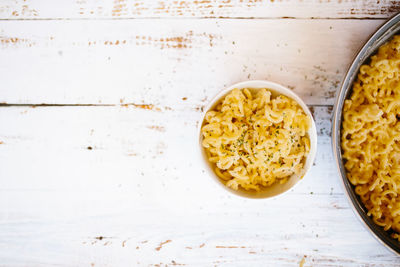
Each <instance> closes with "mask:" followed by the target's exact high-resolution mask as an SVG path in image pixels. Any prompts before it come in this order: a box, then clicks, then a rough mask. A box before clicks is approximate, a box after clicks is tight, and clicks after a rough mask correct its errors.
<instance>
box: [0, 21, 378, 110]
mask: <svg viewBox="0 0 400 267" xmlns="http://www.w3.org/2000/svg"><path fill="white" fill-rule="evenodd" d="M383 22H384V21H383V20H351V21H348V20H215V19H199V20H198V19H193V20H192V19H190V20H185V21H184V23H183V21H182V20H179V19H177V20H168V23H166V21H165V20H159V19H154V20H149V19H145V20H115V21H109V20H108V21H107V20H106V21H104V20H101V21H90V20H89V21H2V22H0V32H1V34H0V35H1V37H0V58H1V59H2V60H1V62H0V71H1V73H2V84H1V88H2V89H1V90H0V103H1V102H3V103H4V102H5V103H14V104H24V103H28V104H41V103H50V104H118V103H121V102H123V103H136V104H142V103H146V104H153V105H156V106H160V107H161V108H168V107H172V106H176V105H179V106H189V105H190V106H191V107H194V106H193V104H194V105H195V106H201V105H204V104H205V103H207V102H208V101H209V100H210V98H211V97H212V96H214V95H215V94H216V93H217V92H218V91H220V90H221V89H223V88H224V87H225V86H228V85H230V84H233V83H236V82H239V81H243V80H248V79H266V80H271V81H275V82H278V83H281V84H283V85H285V86H288V87H289V88H292V89H293V90H294V91H295V92H296V93H298V94H299V95H300V96H301V97H302V98H303V99H304V100H305V101H306V102H307V103H308V104H323V105H325V104H332V103H333V98H334V95H335V93H336V91H337V90H338V88H339V86H340V83H341V80H342V77H343V75H344V73H345V71H346V70H347V66H348V65H349V63H350V62H351V61H352V59H353V57H354V56H355V54H356V52H357V51H358V49H359V48H360V47H361V46H362V44H363V43H364V42H365V41H366V40H367V38H368V37H369V36H370V34H372V33H373V32H374V31H375V30H376V28H377V27H378V26H379V25H381V24H382V23H383ZM171 92H173V93H171ZM184 99H190V100H191V102H188V101H184Z"/></svg>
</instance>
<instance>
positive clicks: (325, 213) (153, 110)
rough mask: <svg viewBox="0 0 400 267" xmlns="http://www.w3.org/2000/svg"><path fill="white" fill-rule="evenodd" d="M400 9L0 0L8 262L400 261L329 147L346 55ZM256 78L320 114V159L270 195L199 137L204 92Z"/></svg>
mask: <svg viewBox="0 0 400 267" xmlns="http://www.w3.org/2000/svg"><path fill="white" fill-rule="evenodd" d="M398 11H400V5H399V2H397V1H371V0H363V1H345V0H343V1H341V0H338V1H317V0H313V1H306V0H303V1H265V0H257V1H252V0H240V1H231V0H214V1H213V0H183V1H164V0H161V1H139V0H115V1H105V0H76V1H49V0H36V1H35V0H3V1H1V3H0V59H1V60H0V73H1V87H0V266H1V267H3V266H6V267H10V266H15V267H22V266H24V267H25V266H40V267H42V266H90V267H98V266H158V267H161V266H163V267H164V266H298V265H299V263H300V261H301V260H302V259H304V260H305V266H307V267H308V266H385V267H386V266H400V258H399V257H398V256H395V255H393V254H392V253H391V252H389V251H387V250H386V249H385V247H384V246H381V245H379V243H378V242H377V241H376V240H374V239H373V237H372V236H371V235H370V234H369V232H368V231H367V230H366V229H364V228H363V226H362V224H361V223H360V222H358V221H357V219H356V217H355V216H354V214H353V212H352V210H351V208H350V206H349V204H348V202H347V200H346V196H345V195H344V192H343V189H342V187H341V183H340V180H339V177H338V175H337V172H336V168H335V166H334V164H332V162H333V158H332V153H331V149H330V141H331V140H330V128H331V115H332V114H331V113H332V104H333V99H334V96H335V93H336V91H337V90H338V88H339V86H340V82H341V79H342V77H343V75H344V73H345V71H346V69H347V66H348V64H349V63H350V62H351V61H352V59H353V57H354V56H355V54H356V52H357V50H358V49H359V48H360V47H361V45H362V44H363V43H364V42H365V41H366V40H367V39H368V37H369V36H370V34H372V33H373V32H374V31H375V30H376V29H377V27H379V26H380V25H381V24H382V23H383V22H384V21H386V19H387V18H389V17H390V16H392V15H393V14H394V13H396V12H398ZM253 18H254V19H253ZM311 18H313V19H311ZM316 18H317V19H316ZM318 18H319V19H318ZM249 79H267V80H271V81H275V82H278V83H281V84H283V85H285V86H287V87H289V88H291V89H292V90H294V92H296V93H297V94H298V95H299V96H300V97H302V98H303V100H305V102H306V103H307V104H308V105H309V107H310V109H311V111H312V113H313V116H314V119H315V121H316V124H317V131H318V151H317V157H316V160H315V164H314V166H313V168H312V169H311V171H310V173H309V174H308V175H307V176H306V177H305V178H304V180H302V181H301V182H300V183H299V184H298V185H297V186H296V187H295V188H293V189H292V190H290V191H289V192H287V194H285V195H283V196H280V197H279V198H275V199H272V200H258V201H257V200H248V199H242V198H239V197H236V196H233V195H230V194H228V193H226V192H225V191H224V190H222V189H221V188H220V187H219V186H217V185H216V184H215V183H214V181H213V180H212V179H211V178H210V177H208V175H207V174H206V172H205V170H204V168H203V165H202V162H201V160H202V159H201V158H200V155H199V153H198V151H197V147H198V144H197V140H198V138H197V136H196V134H197V127H198V124H199V119H200V116H201V112H202V111H203V108H204V106H205V105H206V104H207V103H208V101H210V99H211V98H212V97H213V96H214V95H216V94H217V93H218V92H219V91H220V90H221V89H223V88H224V87H226V86H228V85H230V84H233V83H236V82H239V81H243V80H249Z"/></svg>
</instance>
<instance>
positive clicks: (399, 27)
mask: <svg viewBox="0 0 400 267" xmlns="http://www.w3.org/2000/svg"><path fill="white" fill-rule="evenodd" d="M398 33H400V14H397V15H396V16H394V17H393V18H391V19H390V20H389V21H388V22H386V23H385V24H384V25H382V26H381V27H380V28H379V29H378V30H377V31H376V32H375V33H374V34H373V35H372V36H371V38H370V39H369V40H368V42H367V43H366V44H365V45H364V46H363V47H362V48H361V50H360V52H358V54H357V56H356V57H355V59H354V61H353V63H352V64H351V66H350V68H349V70H348V71H347V73H346V76H345V78H344V80H343V83H342V87H341V88H340V91H339V92H338V93H337V96H336V101H335V105H334V109H333V112H334V113H333V120H332V150H333V155H334V158H335V161H336V165H337V167H338V170H339V174H340V176H341V180H342V182H343V186H344V189H345V192H346V194H347V196H348V200H349V202H350V203H351V206H352V207H353V211H354V213H355V214H356V215H357V217H358V218H359V219H360V220H361V222H362V223H363V224H364V226H365V227H366V228H367V229H368V230H369V231H370V233H371V234H372V235H373V236H374V237H375V238H376V239H377V240H378V241H380V242H381V243H382V244H383V245H385V246H386V247H387V248H388V249H390V250H392V251H393V252H395V253H397V254H399V255H400V242H399V241H398V240H396V239H393V238H392V237H390V232H387V231H384V230H383V227H381V226H378V225H376V224H375V223H374V222H373V221H372V219H371V218H370V217H369V216H367V209H366V208H365V207H364V205H363V204H362V202H361V200H360V198H359V197H358V196H357V194H356V193H355V192H354V186H353V185H352V184H351V183H350V182H349V181H348V179H347V177H346V171H345V168H344V164H343V159H342V149H341V145H340V135H341V124H342V110H343V104H344V101H345V100H346V99H347V98H348V97H349V96H350V93H351V88H352V84H353V81H354V80H355V78H357V74H358V71H359V69H360V66H361V65H363V64H364V63H367V62H368V59H369V58H370V56H371V55H373V54H375V53H376V52H377V49H378V48H379V47H380V46H381V45H383V44H384V43H385V42H387V41H388V40H389V39H390V38H391V37H392V36H393V35H395V34H398Z"/></svg>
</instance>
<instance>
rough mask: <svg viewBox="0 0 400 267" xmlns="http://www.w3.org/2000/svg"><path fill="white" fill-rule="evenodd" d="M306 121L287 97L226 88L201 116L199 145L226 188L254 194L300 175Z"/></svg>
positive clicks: (306, 142) (305, 147) (305, 145)
mask: <svg viewBox="0 0 400 267" xmlns="http://www.w3.org/2000/svg"><path fill="white" fill-rule="evenodd" d="M310 125H311V121H310V118H309V117H308V116H307V115H306V114H305V113H304V111H303V109H302V108H301V107H300V106H299V105H298V104H297V102H296V101H294V100H293V99H291V98H289V97H286V96H284V95H279V96H277V97H273V96H272V94H271V92H270V91H269V90H268V89H258V90H257V93H254V95H253V94H252V93H251V90H249V89H242V90H239V89H234V90H232V91H231V92H230V93H229V94H228V95H227V96H226V97H225V98H224V99H223V100H222V102H220V103H219V104H217V106H216V107H215V108H214V109H213V110H211V111H208V112H207V113H206V115H205V119H204V122H203V126H202V129H201V132H202V135H203V141H202V146H203V147H204V148H205V151H206V153H207V156H208V159H209V161H210V162H211V163H212V164H214V169H215V173H216V174H217V175H218V176H219V178H220V179H221V181H222V182H223V183H224V184H225V185H226V186H228V187H230V188H232V189H235V190H239V189H243V190H250V191H260V190H262V189H263V187H268V186H271V185H272V184H274V183H285V182H286V181H287V180H288V178H289V177H291V176H292V175H293V174H299V173H301V170H302V168H303V165H304V163H305V159H306V156H307V154H308V153H309V151H310V139H309V137H308V135H307V130H308V129H309V128H310Z"/></svg>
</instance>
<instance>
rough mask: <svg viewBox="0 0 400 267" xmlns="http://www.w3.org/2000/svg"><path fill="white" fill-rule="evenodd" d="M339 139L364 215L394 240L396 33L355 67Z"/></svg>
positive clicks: (399, 108) (398, 103)
mask: <svg viewBox="0 0 400 267" xmlns="http://www.w3.org/2000/svg"><path fill="white" fill-rule="evenodd" d="M341 145H342V149H343V158H344V159H345V168H346V171H347V178H348V179H349V181H350V182H351V183H352V184H353V185H354V186H355V192H356V194H358V195H359V196H360V198H361V201H362V202H363V203H364V205H365V207H366V208H367V209H368V216H372V219H373V221H374V222H375V223H376V224H377V225H380V226H382V227H383V228H384V230H385V231H388V230H390V229H391V230H393V233H392V237H394V238H397V239H398V240H399V241H400V36H394V37H393V39H392V40H391V41H390V42H388V43H386V44H384V45H383V46H381V47H380V48H379V51H378V53H377V54H376V55H374V56H372V57H371V61H370V63H369V64H368V65H363V66H361V67H360V71H359V74H358V78H357V81H356V82H354V84H353V91H352V94H351V97H350V99H348V100H346V101H345V103H344V108H343V122H342V137H341Z"/></svg>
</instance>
